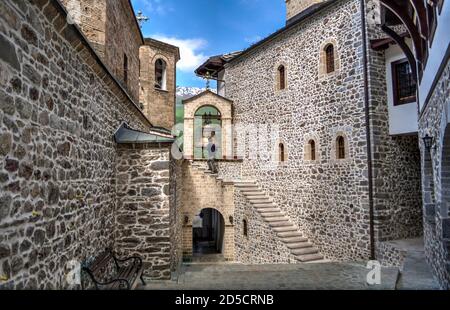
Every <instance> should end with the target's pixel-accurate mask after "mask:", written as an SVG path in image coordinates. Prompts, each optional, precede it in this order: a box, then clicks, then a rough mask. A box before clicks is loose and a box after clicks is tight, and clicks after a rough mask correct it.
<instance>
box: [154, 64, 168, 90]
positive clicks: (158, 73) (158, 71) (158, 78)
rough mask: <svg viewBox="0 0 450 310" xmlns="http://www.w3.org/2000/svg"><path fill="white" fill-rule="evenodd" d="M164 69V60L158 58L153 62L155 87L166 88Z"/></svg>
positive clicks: (165, 68) (165, 65)
mask: <svg viewBox="0 0 450 310" xmlns="http://www.w3.org/2000/svg"><path fill="white" fill-rule="evenodd" d="M166 70H167V64H166V62H165V61H164V60H162V59H158V60H157V61H156V63H155V88H157V89H161V90H166Z"/></svg>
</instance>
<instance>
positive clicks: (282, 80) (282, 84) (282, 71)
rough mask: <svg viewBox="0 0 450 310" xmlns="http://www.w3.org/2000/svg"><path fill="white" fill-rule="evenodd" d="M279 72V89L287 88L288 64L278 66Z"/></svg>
mask: <svg viewBox="0 0 450 310" xmlns="http://www.w3.org/2000/svg"><path fill="white" fill-rule="evenodd" d="M277 73H278V90H285V89H286V66H285V65H279V66H278V68H277Z"/></svg>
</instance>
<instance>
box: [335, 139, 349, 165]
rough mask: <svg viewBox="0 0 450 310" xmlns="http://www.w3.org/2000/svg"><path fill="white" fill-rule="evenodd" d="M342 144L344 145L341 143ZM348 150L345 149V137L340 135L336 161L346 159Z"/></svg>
mask: <svg viewBox="0 0 450 310" xmlns="http://www.w3.org/2000/svg"><path fill="white" fill-rule="evenodd" d="M341 142H342V143H341ZM346 158H347V154H346V149H345V137H344V136H342V135H338V136H337V137H336V159H339V160H341V159H346Z"/></svg>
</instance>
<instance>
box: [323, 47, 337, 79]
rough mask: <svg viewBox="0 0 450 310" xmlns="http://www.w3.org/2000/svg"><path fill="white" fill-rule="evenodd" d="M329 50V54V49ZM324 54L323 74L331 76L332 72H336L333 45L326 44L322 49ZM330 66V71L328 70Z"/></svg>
mask: <svg viewBox="0 0 450 310" xmlns="http://www.w3.org/2000/svg"><path fill="white" fill-rule="evenodd" d="M330 48H331V52H330V51H329V49H330ZM324 52H325V72H326V74H331V73H333V72H336V57H335V52H334V44H333V43H328V44H327V45H325V47H324ZM331 66H332V70H329V69H330V67H331Z"/></svg>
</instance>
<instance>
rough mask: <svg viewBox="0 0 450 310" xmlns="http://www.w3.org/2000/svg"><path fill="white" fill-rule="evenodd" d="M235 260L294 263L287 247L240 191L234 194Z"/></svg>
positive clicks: (255, 262) (256, 262) (250, 262)
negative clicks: (245, 234) (245, 228)
mask: <svg viewBox="0 0 450 310" xmlns="http://www.w3.org/2000/svg"><path fill="white" fill-rule="evenodd" d="M234 201H235V210H236V212H235V215H236V216H235V226H234V230H235V232H234V233H235V236H234V242H235V244H236V261H238V262H240V263H244V264H286V263H296V262H297V260H295V258H294V257H293V256H292V255H291V253H290V251H289V249H288V248H287V247H286V245H285V244H283V243H282V242H281V241H280V239H279V238H278V237H277V235H276V233H275V232H274V231H273V230H272V228H271V227H270V226H269V225H268V224H267V222H265V221H264V219H263V218H262V217H261V214H260V213H259V212H258V211H256V210H255V208H254V206H252V205H251V204H250V203H249V202H248V200H247V199H246V198H245V197H244V195H243V194H242V192H241V191H240V190H238V189H236V190H235V194H234ZM244 220H246V221H247V225H248V226H247V227H248V232H247V236H244V232H243V226H244V224H243V221H244Z"/></svg>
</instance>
